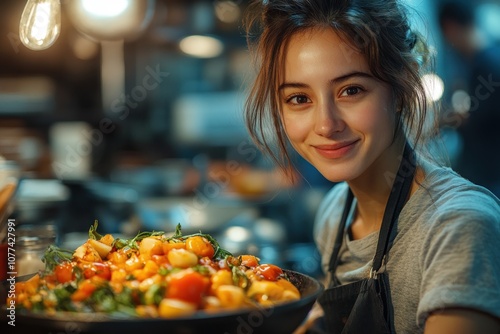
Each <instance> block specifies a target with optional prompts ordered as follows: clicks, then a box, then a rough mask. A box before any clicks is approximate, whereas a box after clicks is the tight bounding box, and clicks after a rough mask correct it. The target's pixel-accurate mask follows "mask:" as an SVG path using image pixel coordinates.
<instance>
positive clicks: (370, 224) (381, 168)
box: [348, 138, 405, 237]
mask: <svg viewBox="0 0 500 334" xmlns="http://www.w3.org/2000/svg"><path fill="white" fill-rule="evenodd" d="M404 144H405V140H404V138H402V139H397V140H395V141H394V142H393V143H392V145H391V146H389V147H388V148H387V150H386V151H385V152H384V153H383V154H382V155H381V156H380V157H379V158H378V159H377V160H376V161H375V162H374V163H373V164H372V166H371V167H370V168H368V169H367V171H366V172H365V173H364V174H363V175H361V176H360V177H358V178H356V179H355V180H352V181H349V182H348V183H349V186H350V188H351V190H352V192H353V194H354V196H355V197H356V199H357V202H358V204H357V214H356V218H355V220H354V223H353V225H352V228H353V235H354V236H355V237H356V233H355V229H356V230H357V231H359V233H357V234H358V236H360V237H362V236H364V235H366V234H369V233H371V232H373V231H376V230H379V229H380V226H381V224H382V218H383V216H384V211H385V207H386V204H387V201H388V199H389V195H390V193H391V190H392V186H393V184H394V180H395V178H396V175H397V172H398V169H399V165H400V163H401V160H402V155H403V148H404Z"/></svg>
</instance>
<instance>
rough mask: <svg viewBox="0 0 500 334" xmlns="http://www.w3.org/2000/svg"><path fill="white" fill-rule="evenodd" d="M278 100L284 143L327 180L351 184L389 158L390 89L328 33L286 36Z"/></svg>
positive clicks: (391, 127) (360, 58)
mask: <svg viewBox="0 0 500 334" xmlns="http://www.w3.org/2000/svg"><path fill="white" fill-rule="evenodd" d="M279 96H280V103H281V107H282V121H283V124H284V126H285V131H286V134H287V136H288V139H289V140H290V142H291V144H292V145H293V147H294V148H295V150H297V152H298V153H299V154H300V155H302V157H304V158H305V159H306V160H307V161H309V162H310V163H311V164H312V165H314V166H315V167H316V168H317V169H318V170H319V171H320V172H321V174H323V176H324V177H326V178H327V179H328V180H330V181H333V182H339V181H344V180H346V181H350V180H354V179H356V178H358V177H359V176H361V175H363V174H364V173H366V172H368V173H369V172H370V170H371V171H374V168H375V170H376V168H377V166H384V165H385V164H386V163H387V162H384V159H385V160H387V159H389V158H391V159H393V157H388V154H387V153H386V151H387V148H388V147H389V146H390V145H391V144H392V142H393V135H394V127H395V120H396V117H395V116H396V115H395V113H396V111H395V108H394V103H393V101H392V100H393V99H392V94H391V90H390V88H389V86H388V85H386V84H384V83H383V82H381V81H379V80H378V79H376V78H375V77H374V76H373V75H372V74H371V72H370V69H369V66H368V63H367V61H366V59H365V57H364V56H363V55H362V54H360V53H358V52H357V51H355V50H354V49H353V48H351V47H350V46H349V45H348V44H346V43H345V42H344V41H343V40H342V39H341V38H340V37H339V36H338V35H337V34H336V33H335V32H334V31H332V30H331V29H312V30H307V31H304V32H300V33H297V34H295V35H294V36H293V37H292V38H291V40H290V43H289V46H288V48H287V50H286V54H285V73H284V81H283V82H280V83H279Z"/></svg>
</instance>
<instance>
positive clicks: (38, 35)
mask: <svg viewBox="0 0 500 334" xmlns="http://www.w3.org/2000/svg"><path fill="white" fill-rule="evenodd" d="M60 32H61V3H60V1H59V0H28V2H27V3H26V7H24V11H23V14H22V16H21V22H20V24H19V37H20V38H21V42H22V43H23V44H24V45H25V46H26V47H27V48H29V49H32V50H44V49H47V48H49V47H50V46H51V45H52V44H54V42H55V41H56V39H57V37H58V36H59V33H60Z"/></svg>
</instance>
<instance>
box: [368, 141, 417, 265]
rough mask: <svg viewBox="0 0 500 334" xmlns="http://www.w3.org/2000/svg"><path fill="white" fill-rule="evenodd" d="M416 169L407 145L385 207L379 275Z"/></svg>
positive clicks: (376, 259)
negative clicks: (393, 229)
mask: <svg viewBox="0 0 500 334" xmlns="http://www.w3.org/2000/svg"><path fill="white" fill-rule="evenodd" d="M415 169H416V161H415V152H413V149H412V148H411V146H410V145H409V144H408V143H406V145H405V149H404V151H403V159H402V160H401V163H400V164H399V169H398V174H397V176H396V179H395V180H394V184H393V186H392V190H391V194H390V195H389V200H388V201H387V205H386V207H385V211H384V218H383V219H382V226H381V228H380V234H379V238H378V244H377V252H376V253H375V257H374V259H373V267H372V272H373V273H377V272H378V271H379V269H380V267H381V266H382V261H383V259H384V256H385V254H386V253H387V248H388V246H389V236H390V234H391V230H392V227H393V226H394V223H395V222H396V220H397V219H398V217H399V213H400V212H401V210H402V209H403V207H404V205H405V203H406V201H407V199H408V196H409V194H410V189H411V185H412V183H413V177H414V175H415Z"/></svg>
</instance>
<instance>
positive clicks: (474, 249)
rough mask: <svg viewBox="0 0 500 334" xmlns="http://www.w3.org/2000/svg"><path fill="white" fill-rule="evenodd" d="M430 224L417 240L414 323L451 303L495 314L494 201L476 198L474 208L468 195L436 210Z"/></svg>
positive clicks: (499, 297) (497, 245) (499, 215)
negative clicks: (434, 220) (418, 281)
mask: <svg viewBox="0 0 500 334" xmlns="http://www.w3.org/2000/svg"><path fill="white" fill-rule="evenodd" d="M479 196H481V195H479ZM477 203H487V205H484V207H478V205H479V204H477ZM438 212H439V211H438ZM434 226H435V227H434V228H433V229H431V230H430V231H429V234H428V235H427V237H426V241H425V242H424V243H423V257H422V273H423V277H422V282H421V292H420V303H419V306H418V311H417V318H418V323H419V325H420V326H422V327H423V326H424V325H425V320H426V319H427V317H428V316H429V314H430V313H432V312H433V311H436V310H440V309H445V308H451V307H462V308H469V309H474V310H477V311H481V312H486V313H488V314H491V315H494V316H497V317H500V209H499V206H498V203H495V202H494V201H492V200H490V201H484V202H480V200H479V199H478V201H477V202H476V204H475V208H473V207H472V204H471V203H470V198H469V202H468V203H455V205H454V206H453V207H451V208H448V209H447V210H446V212H439V217H438V218H437V224H434Z"/></svg>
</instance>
